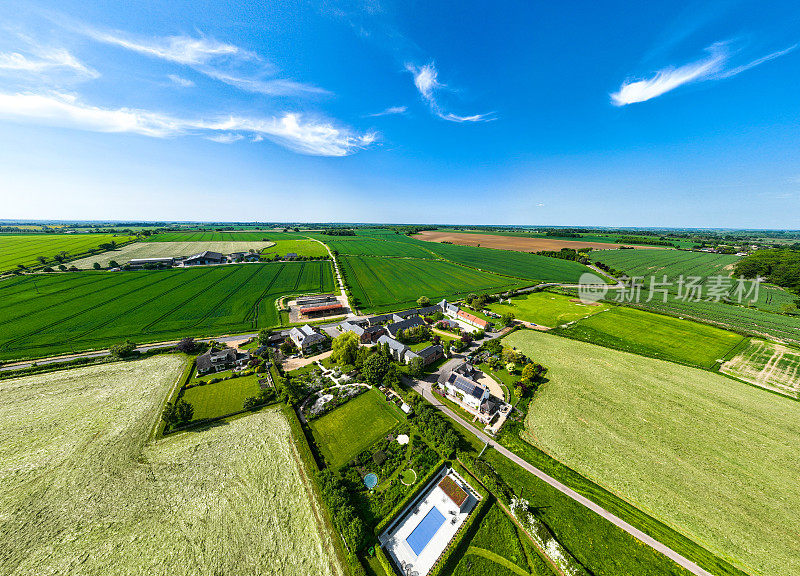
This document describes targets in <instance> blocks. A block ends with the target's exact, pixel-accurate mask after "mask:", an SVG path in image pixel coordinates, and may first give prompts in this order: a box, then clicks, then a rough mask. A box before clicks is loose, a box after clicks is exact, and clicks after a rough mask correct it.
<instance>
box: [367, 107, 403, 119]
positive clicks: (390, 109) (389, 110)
mask: <svg viewBox="0 0 800 576" xmlns="http://www.w3.org/2000/svg"><path fill="white" fill-rule="evenodd" d="M407 111H408V108H407V107H406V106H389V107H388V108H386V109H385V110H381V111H380V112H375V113H374V114H367V117H369V118H376V117H378V116H392V115H396V114H405V113H406V112H407Z"/></svg>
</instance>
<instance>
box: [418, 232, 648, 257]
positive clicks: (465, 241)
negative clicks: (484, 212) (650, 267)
mask: <svg viewBox="0 0 800 576" xmlns="http://www.w3.org/2000/svg"><path fill="white" fill-rule="evenodd" d="M414 238H418V239H419V240H427V241H429V242H451V243H452V244H460V245H462V246H483V247H484V248H499V249H501V250H515V251H517V252H538V251H540V250H561V249H562V248H573V249H575V250H577V249H578V248H596V249H603V248H605V249H610V248H619V247H620V246H624V244H611V243H608V244H606V243H602V242H583V241H581V240H551V239H550V238H523V237H520V236H497V235H494V234H466V233H463V232H439V231H437V230H427V231H424V232H420V233H419V234H415V235H414ZM634 248H636V249H637V250H640V249H653V248H655V247H654V246H634ZM662 249H663V248H662Z"/></svg>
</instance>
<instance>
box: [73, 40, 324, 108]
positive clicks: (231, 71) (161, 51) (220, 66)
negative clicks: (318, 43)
mask: <svg viewBox="0 0 800 576" xmlns="http://www.w3.org/2000/svg"><path fill="white" fill-rule="evenodd" d="M80 30H81V32H83V33H84V34H86V35H87V36H88V37H90V38H92V39H94V40H96V41H98V42H103V43H105V44H110V45H112V46H118V47H120V48H124V49H126V50H131V51H133V52H136V53H138V54H143V55H145V56H150V57H152V58H159V59H161V60H166V61H168V62H173V63H175V64H181V65H184V66H189V67H190V68H193V69H194V70H196V71H198V72H200V73H201V74H205V75H206V76H208V77H209V78H213V79H214V80H217V81H219V82H223V83H225V84H228V85H229V86H233V87H235V88H238V89H240V90H244V91H246V92H252V93H256V94H265V95H269V96H291V95H300V94H327V93H328V91H327V90H324V89H322V88H319V87H317V86H313V85H311V84H305V83H301V82H295V81H294V80H287V79H281V78H270V77H271V76H274V75H276V74H277V73H278V70H277V69H276V68H275V66H273V65H272V64H270V63H268V62H265V61H264V60H263V59H262V58H261V57H260V56H259V55H258V54H256V53H255V52H252V51H250V50H246V49H244V48H241V47H240V46H236V45H234V44H229V43H226V42H220V41H218V40H214V39H213V38H206V37H203V36H201V37H192V36H168V37H165V38H151V39H141V38H138V39H134V38H132V37H130V36H128V35H126V34H123V33H122V32H105V31H100V30H94V29H92V28H88V27H83V28H81V29H80ZM243 69H246V73H245V72H243Z"/></svg>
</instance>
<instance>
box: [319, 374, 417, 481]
mask: <svg viewBox="0 0 800 576" xmlns="http://www.w3.org/2000/svg"><path fill="white" fill-rule="evenodd" d="M402 421H403V415H402V414H401V413H400V411H399V410H398V408H397V407H396V406H395V405H394V404H391V403H389V402H387V401H386V400H385V399H384V398H383V395H382V394H381V393H380V392H378V391H377V390H374V389H373V390H369V391H368V392H365V393H364V394H361V395H360V396H357V397H355V398H353V399H352V400H349V401H348V402H347V403H346V404H345V405H344V406H341V407H339V408H337V409H335V410H334V411H333V412H329V413H328V414H325V415H324V416H321V417H320V418H317V419H316V420H312V421H311V422H310V427H311V430H312V432H313V434H314V438H315V440H316V442H317V446H319V447H320V450H321V451H322V454H323V455H324V456H325V460H326V461H327V462H328V464H329V465H330V466H332V467H333V468H339V467H340V466H342V465H344V464H346V463H347V462H348V461H349V460H350V459H351V458H353V456H355V455H357V454H358V453H359V452H361V451H362V450H364V449H365V448H367V447H368V446H370V445H371V444H372V443H373V442H375V441H376V440H377V439H378V438H380V437H382V436H383V435H384V434H386V433H387V432H388V431H389V430H391V429H392V428H394V427H395V426H396V425H397V424H398V423H400V422H402Z"/></svg>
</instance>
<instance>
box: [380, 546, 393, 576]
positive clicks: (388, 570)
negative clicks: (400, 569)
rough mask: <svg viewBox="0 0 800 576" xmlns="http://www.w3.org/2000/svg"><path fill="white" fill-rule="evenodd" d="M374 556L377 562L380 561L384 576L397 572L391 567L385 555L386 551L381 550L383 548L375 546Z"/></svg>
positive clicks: (391, 575) (390, 575)
mask: <svg viewBox="0 0 800 576" xmlns="http://www.w3.org/2000/svg"><path fill="white" fill-rule="evenodd" d="M375 556H377V558H378V562H380V564H381V566H383V570H384V571H385V572H386V576H394V575H395V574H397V572H395V570H394V568H393V567H392V563H391V561H390V560H389V557H388V556H387V555H386V552H384V551H383V548H381V547H380V546H375Z"/></svg>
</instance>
